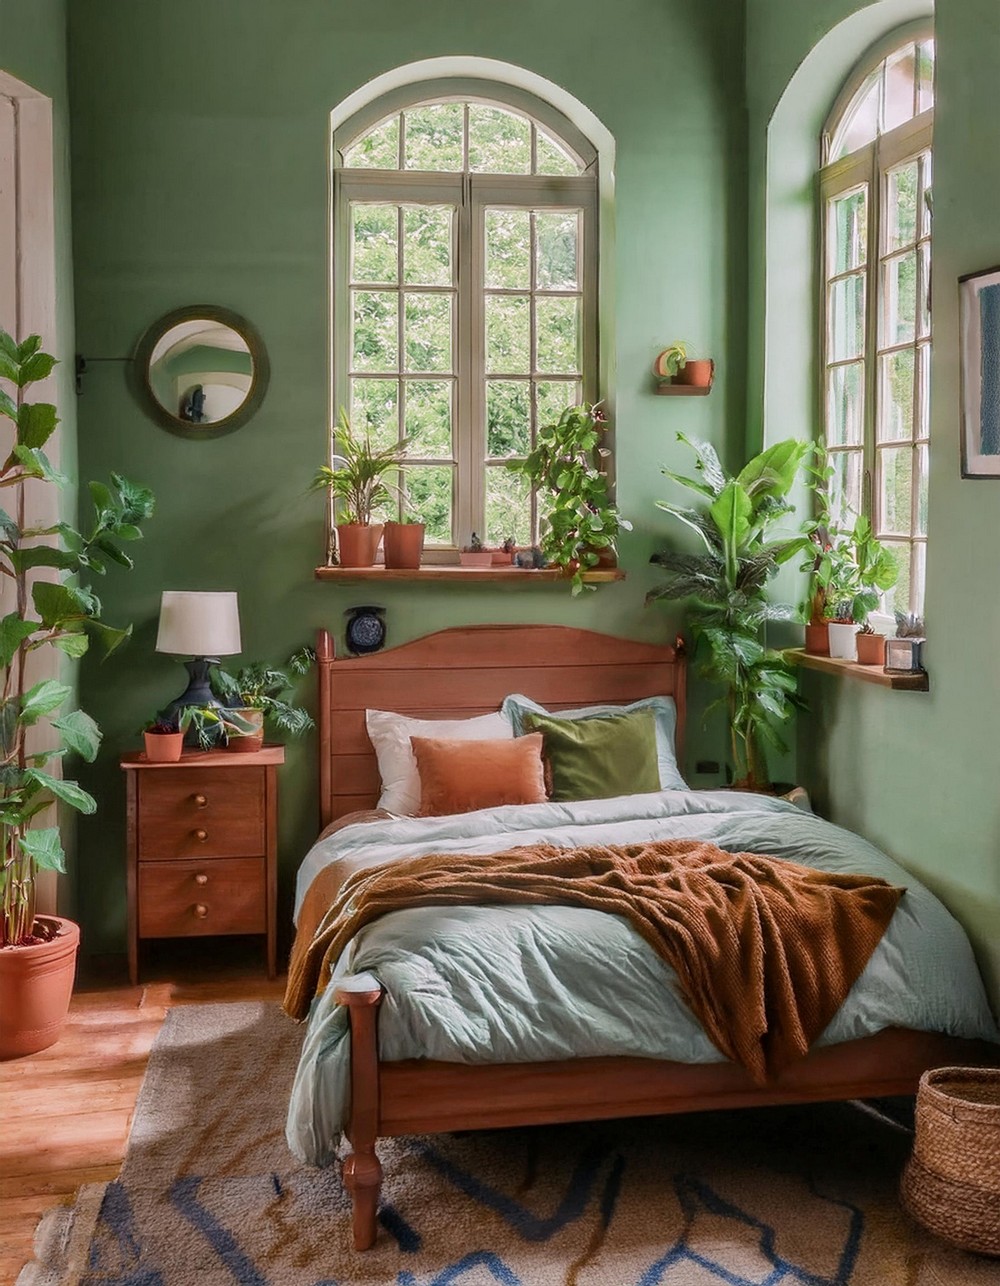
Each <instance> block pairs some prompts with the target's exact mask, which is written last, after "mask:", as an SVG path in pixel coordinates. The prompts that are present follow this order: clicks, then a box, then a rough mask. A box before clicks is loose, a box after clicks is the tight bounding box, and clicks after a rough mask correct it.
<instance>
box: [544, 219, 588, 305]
mask: <svg viewBox="0 0 1000 1286" xmlns="http://www.w3.org/2000/svg"><path fill="white" fill-rule="evenodd" d="M579 241H580V212H579V211H578V210H555V211H549V210H538V211H537V212H536V213H535V286H536V287H537V288H538V289H539V290H576V288H577V285H578V283H579V276H580V274H579V268H578V247H579Z"/></svg>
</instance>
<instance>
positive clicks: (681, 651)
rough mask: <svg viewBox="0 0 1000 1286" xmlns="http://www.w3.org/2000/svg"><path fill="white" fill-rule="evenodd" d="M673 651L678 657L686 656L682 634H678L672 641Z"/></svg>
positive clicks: (685, 646)
mask: <svg viewBox="0 0 1000 1286" xmlns="http://www.w3.org/2000/svg"><path fill="white" fill-rule="evenodd" d="M674 651H675V652H676V653H677V655H678V656H687V644H686V643H685V642H684V635H683V634H678V635H677V637H676V638H675V639H674Z"/></svg>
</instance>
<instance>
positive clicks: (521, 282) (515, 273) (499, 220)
mask: <svg viewBox="0 0 1000 1286" xmlns="http://www.w3.org/2000/svg"><path fill="white" fill-rule="evenodd" d="M530 285H531V214H530V213H529V211H527V210H487V211H486V286H487V288H488V289H491V290H527V289H528V288H529V286H530Z"/></svg>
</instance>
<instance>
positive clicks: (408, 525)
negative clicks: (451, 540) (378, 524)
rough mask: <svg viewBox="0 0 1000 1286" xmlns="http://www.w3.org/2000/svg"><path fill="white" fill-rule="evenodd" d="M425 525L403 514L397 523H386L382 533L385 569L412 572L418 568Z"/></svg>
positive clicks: (422, 548)
mask: <svg viewBox="0 0 1000 1286" xmlns="http://www.w3.org/2000/svg"><path fill="white" fill-rule="evenodd" d="M425 531H426V523H422V522H420V521H419V520H418V519H416V518H410V517H409V515H407V514H405V513H404V514H403V515H402V516H401V518H400V521H399V522H387V523H386V524H385V529H384V531H383V533H382V552H383V554H384V555H385V565H386V567H398V568H406V569H409V570H411V571H412V570H413V569H414V568H416V567H419V566H420V559H421V556H422V555H423V552H424V533H425Z"/></svg>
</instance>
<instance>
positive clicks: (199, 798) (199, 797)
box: [193, 795, 208, 808]
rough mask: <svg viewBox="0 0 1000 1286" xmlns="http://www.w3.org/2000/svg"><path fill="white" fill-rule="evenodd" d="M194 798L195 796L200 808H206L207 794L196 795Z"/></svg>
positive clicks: (197, 805) (196, 803)
mask: <svg viewBox="0 0 1000 1286" xmlns="http://www.w3.org/2000/svg"><path fill="white" fill-rule="evenodd" d="M193 798H194V802H195V806H196V807H198V808H205V807H206V806H207V804H208V796H207V795H195V796H194V797H193Z"/></svg>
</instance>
